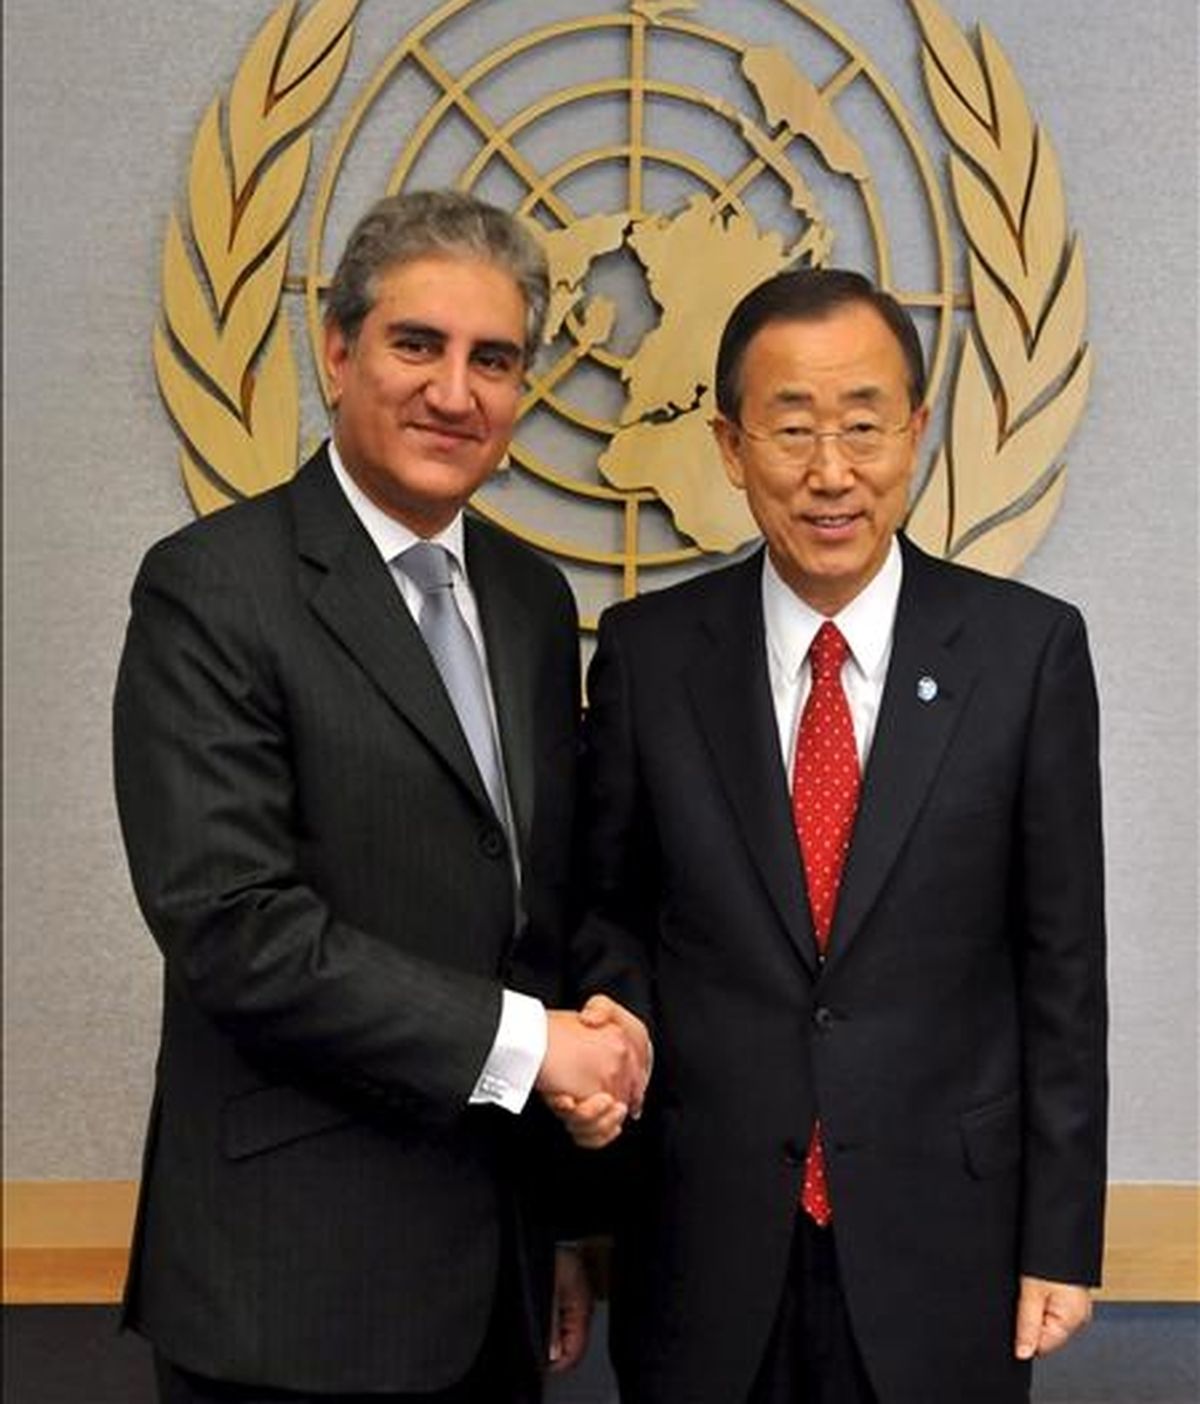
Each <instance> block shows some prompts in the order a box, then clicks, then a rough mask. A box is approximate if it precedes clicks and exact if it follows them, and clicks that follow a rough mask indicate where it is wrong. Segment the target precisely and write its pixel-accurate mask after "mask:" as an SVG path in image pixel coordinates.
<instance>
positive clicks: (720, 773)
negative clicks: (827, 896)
mask: <svg viewBox="0 0 1200 1404" xmlns="http://www.w3.org/2000/svg"><path fill="white" fill-rule="evenodd" d="M761 578H762V552H761V551H758V552H756V553H755V554H754V555H753V556H751V557H750V558H749V560H747V561H745V562H743V563H742V564H741V565H740V566H736V567H734V568H733V569H732V570H730V571H729V572H728V577H727V579H728V587H727V588H726V589H725V590H724V591H723V592H721V593H719V594H718V595H717V596H716V597H715V599H714V602H713V606H712V608H710V610H709V611H708V613H707V614H706V615H705V616H704V617H703V618H702V619H701V621H700V624H699V628H700V642H701V647H700V648H699V649H698V650H697V653H696V657H695V658H694V660H693V661H692V663H691V665H690V667H689V669H688V674H687V682H688V686H689V689H690V693H691V701H692V706H693V708H694V710H695V713H696V717H697V720H698V722H699V725H700V731H701V734H702V735H703V737H704V740H705V743H706V745H707V746H708V750H709V753H710V756H711V760H712V766H713V769H714V771H715V772H716V774H717V777H718V779H719V780H720V782H721V785H722V787H723V789H724V790H725V793H726V795H727V796H728V799H729V802H730V805H731V806H732V808H733V811H734V815H735V818H736V821H737V830H738V833H739V835H740V837H741V839H742V841H743V842H744V843H745V846H746V849H747V852H748V854H749V857H750V861H751V863H752V864H753V866H754V867H755V868H756V869H757V871H758V873H759V876H760V877H761V878H762V881H763V883H764V884H765V886H766V889H767V892H768V893H769V895H770V898H771V901H772V903H773V904H774V906H775V909H776V911H777V912H778V914H779V918H780V921H781V922H782V923H783V926H784V928H785V929H786V931H787V933H788V936H789V937H790V938H791V940H792V942H793V944H794V945H795V946H796V949H797V950H798V951H799V953H800V955H801V957H802V959H803V960H804V962H805V964H806V965H807V966H808V967H809V968H810V969H811V970H815V969H816V966H817V951H816V944H815V942H814V939H813V931H812V918H811V915H810V912H809V906H808V896H807V893H806V891H805V887H804V879H803V874H802V870H801V863H800V854H799V850H798V848H797V846H796V834H795V829H794V828H793V825H792V817H791V805H790V801H789V798H788V793H787V783H786V780H785V777H784V768H783V764H782V762H781V760H780V755H779V732H778V727H777V726H776V723H775V708H774V703H773V702H772V700H771V687H770V678H769V675H768V672H767V652H766V637H765V631H764V626H763V611H762V595H761Z"/></svg>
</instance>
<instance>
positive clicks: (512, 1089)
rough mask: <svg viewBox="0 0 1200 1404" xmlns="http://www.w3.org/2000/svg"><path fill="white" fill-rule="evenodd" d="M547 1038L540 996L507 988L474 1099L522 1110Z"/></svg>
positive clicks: (543, 1054)
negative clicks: (519, 992) (535, 996)
mask: <svg viewBox="0 0 1200 1404" xmlns="http://www.w3.org/2000/svg"><path fill="white" fill-rule="evenodd" d="M546 1040H547V1023H546V1009H545V1006H544V1005H543V1004H542V1002H541V1000H539V999H534V998H533V997H532V996H531V995H524V994H518V993H517V991H516V990H505V991H504V1002H503V1004H502V1005H501V1008H500V1026H499V1028H498V1029H497V1030H496V1038H495V1041H494V1042H493V1043H492V1048H491V1052H490V1053H489V1054H488V1056H487V1062H485V1063H484V1065H483V1071H482V1072H481V1073H480V1074H479V1081H478V1082H477V1083H476V1084H475V1090H474V1091H473V1092H472V1093H471V1097H470V1100H471V1102H472V1103H475V1104H478V1103H491V1104H492V1105H494V1106H499V1107H503V1108H504V1110H505V1111H510V1112H519V1111H521V1110H522V1108H523V1107H524V1106H525V1103H526V1102H527V1101H528V1100H529V1094H530V1092H532V1091H533V1084H534V1082H535V1081H536V1079H537V1075H538V1069H539V1068H540V1067H541V1066H542V1060H543V1059H544V1058H545V1056H546Z"/></svg>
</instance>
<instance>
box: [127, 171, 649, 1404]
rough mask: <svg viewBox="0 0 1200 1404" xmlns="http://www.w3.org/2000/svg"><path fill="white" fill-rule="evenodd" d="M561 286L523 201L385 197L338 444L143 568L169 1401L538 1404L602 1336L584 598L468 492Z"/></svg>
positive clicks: (608, 1109) (132, 819)
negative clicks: (572, 1108)
mask: <svg viewBox="0 0 1200 1404" xmlns="http://www.w3.org/2000/svg"><path fill="white" fill-rule="evenodd" d="M547 295H548V286H547V276H546V267H545V262H544V259H543V256H542V254H541V251H540V249H539V246H538V244H537V241H536V239H534V238H533V237H532V236H531V235H530V234H529V233H528V232H527V231H526V230H525V229H523V228H522V226H521V225H520V224H519V223H517V221H515V220H514V219H513V218H511V217H510V216H509V215H506V214H504V213H502V212H501V211H499V210H496V209H493V208H492V207H490V206H488V205H485V204H483V203H482V202H480V201H478V200H476V199H473V198H471V197H469V196H466V195H459V194H449V193H420V194H414V195H408V196H396V197H390V198H388V199H385V200H382V201H380V202H379V203H378V204H377V205H376V206H375V207H374V208H373V209H372V210H371V211H369V212H368V214H367V215H366V216H365V217H364V218H363V219H362V221H361V222H360V223H359V224H358V226H357V227H356V229H355V230H354V232H353V233H352V235H351V237H350V241H349V245H348V247H347V249H346V252H345V254H344V256H343V258H342V260H341V263H340V265H339V267H338V269H337V272H336V274H335V276H334V279H333V284H332V287H331V289H330V292H329V298H328V304H327V309H326V325H325V339H324V369H325V376H326V384H327V388H328V392H329V396H330V401H331V403H332V405H333V433H332V438H331V440H330V442H328V443H326V444H325V445H323V446H322V447H321V448H320V449H319V450H318V452H317V453H316V454H315V455H314V456H313V458H312V459H310V460H309V461H308V462H307V463H306V464H304V466H303V467H301V468H300V470H299V471H298V473H297V474H296V476H295V478H294V479H293V480H292V481H290V482H289V483H287V484H286V485H284V486H283V487H281V488H278V489H276V490H274V491H273V492H269V493H266V494H264V495H263V496H261V497H258V498H255V499H253V500H251V501H247V502H244V503H241V504H239V505H237V506H234V507H230V508H228V509H227V510H225V511H223V512H221V513H219V514H217V515H216V516H214V517H209V518H207V519H205V520H203V521H200V522H197V523H194V524H192V525H191V526H188V527H186V528H185V529H184V530H182V531H180V532H177V533H176V534H175V535H173V536H171V537H169V538H168V539H167V540H165V541H163V542H161V543H159V544H158V545H157V546H155V547H154V548H153V549H152V550H151V551H150V552H149V554H148V555H147V557H146V559H145V561H144V563H143V565H142V569H141V572H140V574H139V576H138V579H137V583H136V585H135V587H134V592H133V605H132V618H131V622H130V625H129V632H128V636H127V641H126V646H125V652H124V656H123V659H122V664H121V671H120V678H119V681H118V686H117V695H116V707H115V767H116V783H117V797H118V802H119V808H120V814H121V823H122V828H123V832H124V837H125V842H126V847H127V850H128V854H129V862H130V868H131V872H132V875H133V880H134V885H135V888H136V890H137V895H138V900H139V902H140V904H141V907H142V910H143V913H144V915H145V917H146V920H147V923H148V925H149V927H150V930H151V932H152V933H153V935H154V938H155V940H156V941H157V943H158V945H159V947H160V948H161V951H162V953H163V956H164V962H165V982H164V984H165V997H164V1016H163V1029H162V1046H161V1051H160V1055H159V1060H158V1065H157V1078H156V1087H155V1096H154V1104H153V1109H152V1113H151V1120H150V1131H149V1135H148V1138H147V1149H146V1158H145V1166H144V1174H143V1178H142V1196H141V1203H140V1207H139V1214H138V1224H137V1232H136V1239H135V1244H134V1249H133V1254H132V1261H131V1267H130V1276H129V1282H128V1287H127V1292H126V1302H125V1314H124V1320H125V1323H126V1324H127V1325H129V1326H131V1327H133V1328H134V1329H136V1330H138V1331H140V1332H142V1333H143V1334H145V1335H146V1336H147V1337H148V1338H149V1339H150V1340H151V1341H152V1342H153V1344H154V1348H155V1353H156V1366H157V1372H158V1380H159V1389H160V1397H161V1399H162V1400H164V1401H171V1402H172V1404H179V1402H180V1401H207V1400H222V1401H234V1400H236V1401H242V1404H250V1402H251V1401H259V1400H267V1399H270V1400H292V1401H297V1400H308V1399H318V1398H319V1399H322V1400H326V1401H328V1400H331V1399H342V1400H349V1399H360V1398H363V1397H367V1396H369V1397H370V1398H371V1399H373V1400H378V1399H389V1400H418V1399H419V1400H425V1401H431V1402H432V1401H438V1404H483V1401H487V1404H497V1401H514V1402H515V1401H529V1400H535V1399H536V1398H537V1397H538V1396H539V1393H540V1376H541V1367H542V1364H543V1362H544V1361H545V1360H546V1359H547V1357H548V1356H550V1357H552V1358H555V1359H557V1361H558V1362H559V1363H569V1362H570V1361H571V1360H573V1359H574V1358H577V1356H578V1355H579V1353H581V1351H582V1348H583V1343H584V1340H585V1339H586V1319H587V1302H586V1289H585V1288H584V1287H583V1285H582V1275H581V1273H580V1272H579V1269H578V1266H577V1264H575V1263H574V1261H573V1259H572V1257H571V1256H570V1255H568V1254H560V1255H559V1268H558V1287H559V1291H558V1294H557V1298H556V1300H555V1302H554V1303H553V1305H552V1293H551V1286H552V1283H553V1279H554V1270H553V1258H554V1235H555V1232H556V1229H557V1228H559V1227H560V1224H559V1223H558V1222H556V1220H557V1219H558V1217H559V1216H558V1214H557V1213H556V1211H555V1204H556V1199H558V1198H561V1196H560V1195H558V1196H556V1194H555V1193H552V1192H551V1191H555V1190H557V1189H559V1188H560V1183H559V1182H561V1178H562V1168H561V1167H562V1161H563V1152H566V1151H568V1150H569V1142H568V1141H567V1140H566V1138H565V1136H564V1134H563V1132H562V1130H561V1128H560V1127H559V1125H558V1123H557V1122H556V1121H555V1120H554V1118H553V1117H552V1116H551V1115H550V1113H549V1112H548V1111H547V1109H546V1107H545V1105H544V1102H545V1100H547V1099H550V1098H555V1097H557V1098H560V1099H561V1098H564V1097H565V1098H569V1099H584V1100H585V1101H586V1100H587V1099H589V1098H591V1099H593V1100H596V1101H598V1102H599V1104H600V1105H601V1106H602V1107H603V1108H605V1111H604V1114H603V1116H601V1117H600V1118H599V1119H598V1125H599V1128H600V1129H599V1130H598V1131H596V1130H595V1129H593V1133H592V1139H594V1140H597V1141H600V1140H603V1139H606V1138H607V1137H608V1136H609V1135H612V1134H615V1133H616V1131H617V1130H618V1129H619V1127H620V1123H621V1121H622V1120H623V1119H624V1116H625V1115H626V1113H627V1112H629V1111H633V1112H636V1111H637V1110H638V1107H639V1105H640V1101H641V1097H642V1093H643V1091H644V1087H645V1081H646V1077H647V1064H648V1055H649V1050H648V1045H647V1042H646V1038H645V1031H644V1029H643V1028H642V1026H641V1025H640V1024H639V1023H638V1021H637V1020H636V1019H634V1018H633V1016H632V1015H628V1014H626V1013H625V1011H623V1010H622V1009H621V1008H620V1007H619V1006H617V1005H615V1004H613V1003H612V1002H611V1001H607V1000H597V1001H596V1002H594V1003H593V1004H592V1005H591V1006H590V1007H589V1008H588V1009H587V1010H585V1011H583V1012H582V1013H575V1012H572V1011H570V1010H569V1009H565V1008H560V1007H558V1006H560V1005H562V1004H563V1003H564V996H565V989H564V978H563V970H564V949H565V941H566V938H567V934H568V932H569V930H570V924H571V919H572V913H571V911H570V882H569V879H570V853H569V841H570V835H571V831H572V827H573V815H572V810H573V803H574V765H575V755H576V739H577V724H578V713H579V698H578V674H579V661H578V651H577V640H576V618H575V609H574V605H573V602H572V599H571V595H570V592H569V590H568V587H567V585H566V583H565V581H564V580H563V578H562V577H561V575H560V574H559V573H558V572H557V571H556V570H555V569H554V568H553V567H552V566H550V565H549V564H547V563H546V562H544V561H543V560H541V559H539V558H538V557H536V556H535V555H533V554H532V553H531V552H529V551H528V550H527V549H525V548H524V547H522V546H520V545H518V544H517V543H515V542H514V541H512V540H511V539H509V538H508V537H506V536H504V535H503V534H501V533H500V532H497V531H496V530H494V529H492V528H491V527H489V526H487V525H486V524H484V523H482V522H480V521H477V520H473V519H469V518H467V517H465V516H464V513H463V507H464V504H465V503H466V502H467V500H468V499H469V498H470V496H471V495H472V493H474V492H475V490H476V489H477V488H478V487H479V486H480V485H481V484H482V483H483V482H484V481H485V480H486V479H487V477H488V476H489V474H490V473H491V472H492V471H493V469H494V468H495V467H496V465H497V463H498V462H499V461H500V459H501V458H502V457H503V455H504V453H505V452H506V450H507V447H508V443H509V440H510V437H511V434H512V431H513V427H514V424H515V421H516V418H517V412H518V406H519V402H520V396H521V388H522V377H523V372H524V370H525V368H526V366H527V364H528V361H529V359H530V357H531V356H532V355H533V353H534V351H535V349H536V348H537V346H538V343H539V341H540V338H541V332H542V325H543V321H544V316H545V309H546V302H547ZM535 1089H536V1090H537V1091H538V1093H539V1094H540V1095H539V1096H538V1097H531V1095H530V1094H531V1092H533V1091H534V1090H535ZM552 1317H553V1321H554V1326H553V1330H552V1331H551V1334H550V1337H549V1339H547V1330H548V1328H550V1327H551V1321H552Z"/></svg>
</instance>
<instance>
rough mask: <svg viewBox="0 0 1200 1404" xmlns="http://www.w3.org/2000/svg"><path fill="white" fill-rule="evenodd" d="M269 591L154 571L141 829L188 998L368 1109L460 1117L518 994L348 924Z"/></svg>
mask: <svg viewBox="0 0 1200 1404" xmlns="http://www.w3.org/2000/svg"><path fill="white" fill-rule="evenodd" d="M271 656H272V655H271V651H270V650H269V649H268V648H267V647H266V646H265V640H264V639H263V637H262V631H261V626H260V624H259V622H258V618H257V615H256V611H255V607H254V600H253V596H252V592H251V591H250V590H249V589H248V588H246V586H245V585H244V584H243V583H242V582H240V581H237V580H234V579H232V578H231V576H230V574H229V572H228V570H227V569H226V568H225V567H224V565H222V564H219V563H218V562H217V561H215V560H214V559H212V558H211V557H210V555H209V554H208V553H206V552H205V551H204V550H203V549H202V547H201V546H199V545H197V544H196V543H195V542H193V541H190V540H187V539H183V540H181V539H180V538H174V539H172V540H171V541H168V542H167V543H164V544H163V545H160V546H159V547H156V548H155V549H154V550H153V551H152V552H151V553H150V554H149V555H148V556H147V558H146V561H145V563H144V564H143V567H142V570H141V572H140V574H139V576H138V579H137V582H136V584H135V586H134V591H133V600H132V615H131V619H130V624H129V629H128V634H127V638H126V644H125V649H124V653H123V656H122V660H121V666H120V671H119V676H118V682H117V690H116V698H115V707H114V768H115V778H116V791H117V802H118V809H119V813H120V818H121V826H122V831H123V835H124V839H125V845H126V849H127V852H128V856H129V863H130V869H131V873H132V877H133V883H134V887H135V890H136V893H137V897H138V901H139V903H140V905H141V908H142V911H143V913H144V915H145V917H146V920H147V923H148V924H149V927H150V929H151V932H152V933H153V935H154V937H155V940H156V941H157V943H158V945H159V947H160V948H161V950H162V952H163V955H164V957H165V962H166V978H167V981H168V984H169V985H173V986H175V987H177V988H178V989H179V990H181V991H182V992H183V993H184V994H185V995H186V997H187V998H188V999H189V1001H190V1002H191V1003H192V1004H193V1006H194V1007H196V1008H198V1009H199V1010H200V1011H201V1012H202V1013H203V1015H205V1016H206V1017H208V1018H209V1019H211V1020H212V1021H213V1022H215V1023H216V1024H218V1025H219V1026H221V1027H222V1028H223V1029H224V1030H225V1031H226V1032H227V1033H229V1034H230V1035H231V1036H232V1037H233V1038H234V1039H235V1040H236V1041H237V1043H238V1045H239V1047H240V1048H241V1049H242V1050H243V1052H245V1053H247V1054H248V1055H250V1056H254V1057H257V1058H260V1059H263V1060H266V1061H267V1062H268V1064H269V1065H270V1066H271V1067H272V1068H282V1069H283V1070H284V1072H285V1073H286V1075H287V1076H289V1077H292V1078H295V1079H298V1080H301V1081H303V1080H310V1081H311V1082H312V1083H313V1084H314V1085H316V1086H318V1087H319V1088H320V1089H321V1090H322V1091H323V1092H325V1093H327V1094H332V1095H335V1096H340V1097H343V1098H345V1099H347V1100H349V1101H351V1102H353V1103H355V1104H361V1103H363V1102H365V1103H367V1104H369V1105H370V1106H371V1107H373V1108H375V1109H377V1110H382V1111H388V1112H397V1113H403V1114H404V1115H405V1116H407V1117H412V1116H415V1117H417V1118H419V1119H422V1120H426V1121H430V1122H443V1121H447V1120H449V1119H451V1118H453V1117H454V1116H456V1115H457V1114H458V1113H459V1112H460V1111H461V1110H462V1108H463V1106H464V1105H465V1104H466V1101H467V1097H468V1095H469V1093H470V1091H471V1088H472V1087H473V1086H474V1084H475V1080H476V1078H477V1076H478V1074H479V1071H480V1069H481V1067H482V1066H483V1063H484V1059H485V1057H486V1055H487V1051H488V1048H489V1047H490V1045H491V1042H492V1039H493V1037H494V1034H495V1031H496V1027H497V1024H498V1021H499V1015H500V1001H501V991H500V988H499V985H498V984H496V983H494V982H491V981H489V980H486V979H482V978H477V977H473V976H471V975H468V974H465V973H462V972H459V971H454V970H450V969H443V968H441V967H439V966H437V965H436V964H434V963H432V962H430V961H428V960H422V959H419V958H416V957H414V956H412V955H410V954H407V953H406V952H405V951H403V950H402V949H401V948H400V947H399V946H398V945H397V944H395V943H393V942H390V941H385V940H383V939H380V938H378V937H377V936H375V935H372V933H370V932H367V931H363V930H359V929H356V928H355V927H352V926H350V925H347V924H346V923H344V922H342V921H339V920H338V919H337V917H336V915H335V914H334V913H333V912H332V911H331V910H330V908H329V906H328V904H327V903H326V901H324V900H323V899H322V896H321V894H320V893H319V892H317V891H314V890H313V888H312V887H311V886H309V885H307V884H306V882H305V881H304V880H303V878H302V876H301V872H300V864H299V861H298V846H297V836H296V818H295V812H294V809H295V805H294V793H295V792H294V778H293V774H292V769H291V766H292V758H291V754H290V747H289V736H288V716H287V707H286V696H285V692H284V688H283V686H282V684H281V682H280V680H279V679H278V678H277V677H276V676H275V675H274V673H273V671H272V665H271V662H270V659H271Z"/></svg>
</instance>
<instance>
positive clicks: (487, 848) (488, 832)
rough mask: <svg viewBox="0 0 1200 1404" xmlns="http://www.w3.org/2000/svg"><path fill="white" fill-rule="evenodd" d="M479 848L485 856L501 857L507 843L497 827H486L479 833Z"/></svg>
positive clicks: (506, 847) (505, 850)
mask: <svg viewBox="0 0 1200 1404" xmlns="http://www.w3.org/2000/svg"><path fill="white" fill-rule="evenodd" d="M479 849H480V852H481V853H482V854H483V856H484V857H485V858H503V857H504V855H505V853H506V852H507V851H508V845H507V844H506V843H505V842H504V835H503V834H502V833H501V832H500V830H499V829H495V828H488V829H483V830H481V832H480V834H479Z"/></svg>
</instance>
